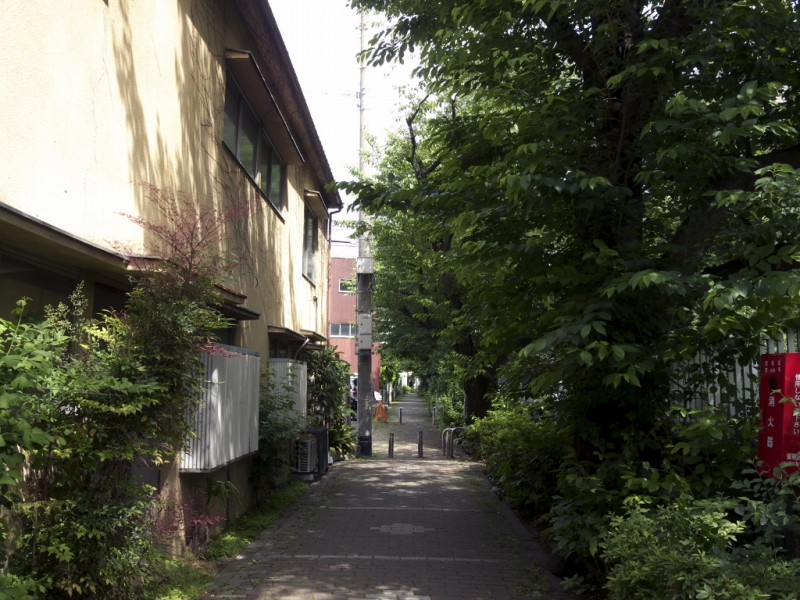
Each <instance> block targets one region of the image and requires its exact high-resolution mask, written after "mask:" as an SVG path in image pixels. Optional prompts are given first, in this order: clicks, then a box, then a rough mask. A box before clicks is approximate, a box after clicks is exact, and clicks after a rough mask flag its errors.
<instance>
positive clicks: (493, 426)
mask: <svg viewBox="0 0 800 600" xmlns="http://www.w3.org/2000/svg"><path fill="white" fill-rule="evenodd" d="M467 441H468V446H470V447H472V449H473V450H474V452H475V453H476V454H477V455H478V456H480V457H482V458H483V459H484V461H485V464H486V471H487V474H488V476H489V478H490V479H491V480H492V481H493V482H494V483H495V484H496V485H497V486H498V487H500V489H501V490H502V491H503V496H504V497H505V498H506V499H507V500H508V501H509V502H510V503H511V504H512V505H514V506H517V507H519V508H521V509H523V510H526V511H530V512H531V513H533V514H534V515H537V516H541V515H544V514H546V513H548V512H549V510H550V507H551V505H552V502H553V495H554V494H555V493H556V487H557V482H558V469H559V467H560V466H561V464H562V463H563V461H564V460H565V459H566V455H567V453H568V452H569V449H570V444H571V442H572V433H571V432H570V431H569V429H567V428H564V427H561V426H560V425H559V424H558V423H557V422H556V421H555V420H554V419H552V418H551V417H548V416H545V417H541V418H539V416H538V411H537V410H536V409H535V408H534V407H517V408H514V409H512V410H509V411H492V412H490V413H489V416H487V417H486V418H484V419H480V420H479V421H477V422H476V423H475V424H474V425H472V426H471V427H470V428H469V429H468V432H467Z"/></svg>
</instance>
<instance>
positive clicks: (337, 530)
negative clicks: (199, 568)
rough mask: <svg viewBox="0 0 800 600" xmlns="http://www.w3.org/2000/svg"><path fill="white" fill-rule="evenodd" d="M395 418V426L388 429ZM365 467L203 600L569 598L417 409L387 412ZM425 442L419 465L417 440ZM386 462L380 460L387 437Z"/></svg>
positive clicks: (345, 472) (351, 469) (329, 489)
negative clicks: (390, 448) (391, 438)
mask: <svg viewBox="0 0 800 600" xmlns="http://www.w3.org/2000/svg"><path fill="white" fill-rule="evenodd" d="M400 407H402V408H403V424H402V425H400V424H399V423H397V422H396V421H397V416H398V413H399V408H400ZM389 416H390V422H389V423H388V424H385V425H384V424H377V425H376V427H375V431H374V433H373V457H372V458H364V459H358V460H350V461H345V462H340V463H337V464H336V465H334V466H333V467H332V468H331V470H330V473H329V475H328V476H327V477H325V478H324V479H323V481H321V482H319V483H317V484H314V485H312V486H310V487H309V490H308V492H306V494H305V495H304V496H303V498H302V500H301V502H300V504H299V506H298V508H297V510H295V511H294V513H292V514H291V515H290V516H288V517H287V518H285V519H284V520H283V522H282V523H279V524H278V525H276V526H275V527H274V528H273V529H271V530H267V531H265V532H264V534H263V535H262V536H261V539H260V540H257V541H256V542H254V543H252V544H251V545H250V546H249V547H248V548H247V550H246V551H245V552H244V554H243V555H242V558H241V559H240V560H236V561H233V562H232V563H230V564H229V565H228V566H227V567H226V568H225V569H224V570H223V571H222V572H221V573H220V574H219V575H218V576H217V579H216V581H215V583H214V586H213V587H212V588H211V589H210V590H209V591H208V593H207V597H214V598H229V599H233V598H237V599H242V600H256V599H265V600H266V599H292V600H301V599H302V600H350V599H353V598H358V599H365V598H382V599H384V600H387V599H392V600H395V599H404V600H405V599H419V600H422V599H428V600H440V599H446V598H448V599H449V598H459V599H463V600H482V599H489V598H492V599H509V600H514V599H517V598H567V597H568V596H566V595H565V594H563V592H561V591H560V588H561V586H560V585H559V583H558V580H557V578H556V577H554V576H553V575H551V574H550V573H549V572H547V571H546V570H544V569H542V568H541V566H542V565H544V564H546V561H547V560H548V559H547V557H546V555H545V554H544V552H543V551H542V550H541V548H540V547H539V546H538V545H537V544H536V543H535V542H534V541H532V540H531V539H530V538H529V537H528V534H527V531H526V530H525V528H524V527H523V526H522V525H521V524H520V523H519V522H518V521H516V518H515V517H514V516H513V513H511V511H510V510H509V509H508V508H507V507H505V505H502V504H501V503H499V502H497V501H496V500H495V499H494V498H493V496H492V495H491V492H490V487H489V485H488V484H487V482H486V479H485V477H484V476H483V475H482V474H481V472H480V466H479V465H476V464H473V463H469V462H467V461H465V460H458V459H456V460H445V459H444V457H443V456H442V452H441V437H440V434H439V433H438V432H437V431H436V430H435V429H433V428H432V427H431V426H430V417H429V416H428V415H427V411H426V410H425V407H424V405H423V403H422V401H421V400H420V399H419V398H417V397H416V396H413V395H407V396H403V397H401V398H400V400H399V401H398V402H395V403H394V404H393V405H392V407H391V410H390V413H389ZM420 429H422V430H423V432H424V434H423V435H424V442H425V448H424V455H425V456H424V458H423V459H419V458H417V435H418V433H417V432H418V431H419V430H420ZM390 431H391V432H394V433H395V458H394V459H388V458H387V439H388V433H389V432H390Z"/></svg>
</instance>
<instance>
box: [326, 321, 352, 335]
mask: <svg viewBox="0 0 800 600" xmlns="http://www.w3.org/2000/svg"><path fill="white" fill-rule="evenodd" d="M334 326H335V327H336V328H337V332H338V333H333V328H334ZM345 327H347V335H345V334H344V333H342V331H343V328H345ZM328 331H329V333H330V337H332V338H335V337H338V338H350V339H354V338H355V337H356V334H357V331H356V324H355V323H353V322H350V323H331V324H330V328H329V329H328Z"/></svg>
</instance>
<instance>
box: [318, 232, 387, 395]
mask: <svg viewBox="0 0 800 600" xmlns="http://www.w3.org/2000/svg"><path fill="white" fill-rule="evenodd" d="M357 256H358V244H356V243H355V242H340V241H336V240H333V241H332V243H331V274H330V292H329V294H330V296H329V299H328V300H329V301H328V311H329V314H328V334H327V335H328V343H329V344H330V345H331V346H337V348H338V352H339V353H340V356H341V357H342V359H344V360H346V361H347V362H348V364H349V365H350V372H351V373H353V374H354V375H357V374H358V353H357V348H356V294H355V281H356V257H357ZM377 348H378V344H373V348H372V383H373V384H374V386H375V391H380V371H381V358H380V355H379V354H378V353H377Z"/></svg>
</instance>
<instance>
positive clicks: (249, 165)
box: [238, 105, 258, 177]
mask: <svg viewBox="0 0 800 600" xmlns="http://www.w3.org/2000/svg"><path fill="white" fill-rule="evenodd" d="M257 140H258V121H256V118H255V116H254V115H253V113H252V112H250V109H249V108H248V107H247V106H246V105H243V106H242V128H241V131H240V132H239V156H238V158H239V161H240V162H241V163H242V165H244V168H245V169H247V172H248V173H250V176H251V177H255V174H256V171H255V162H256V141H257Z"/></svg>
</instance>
